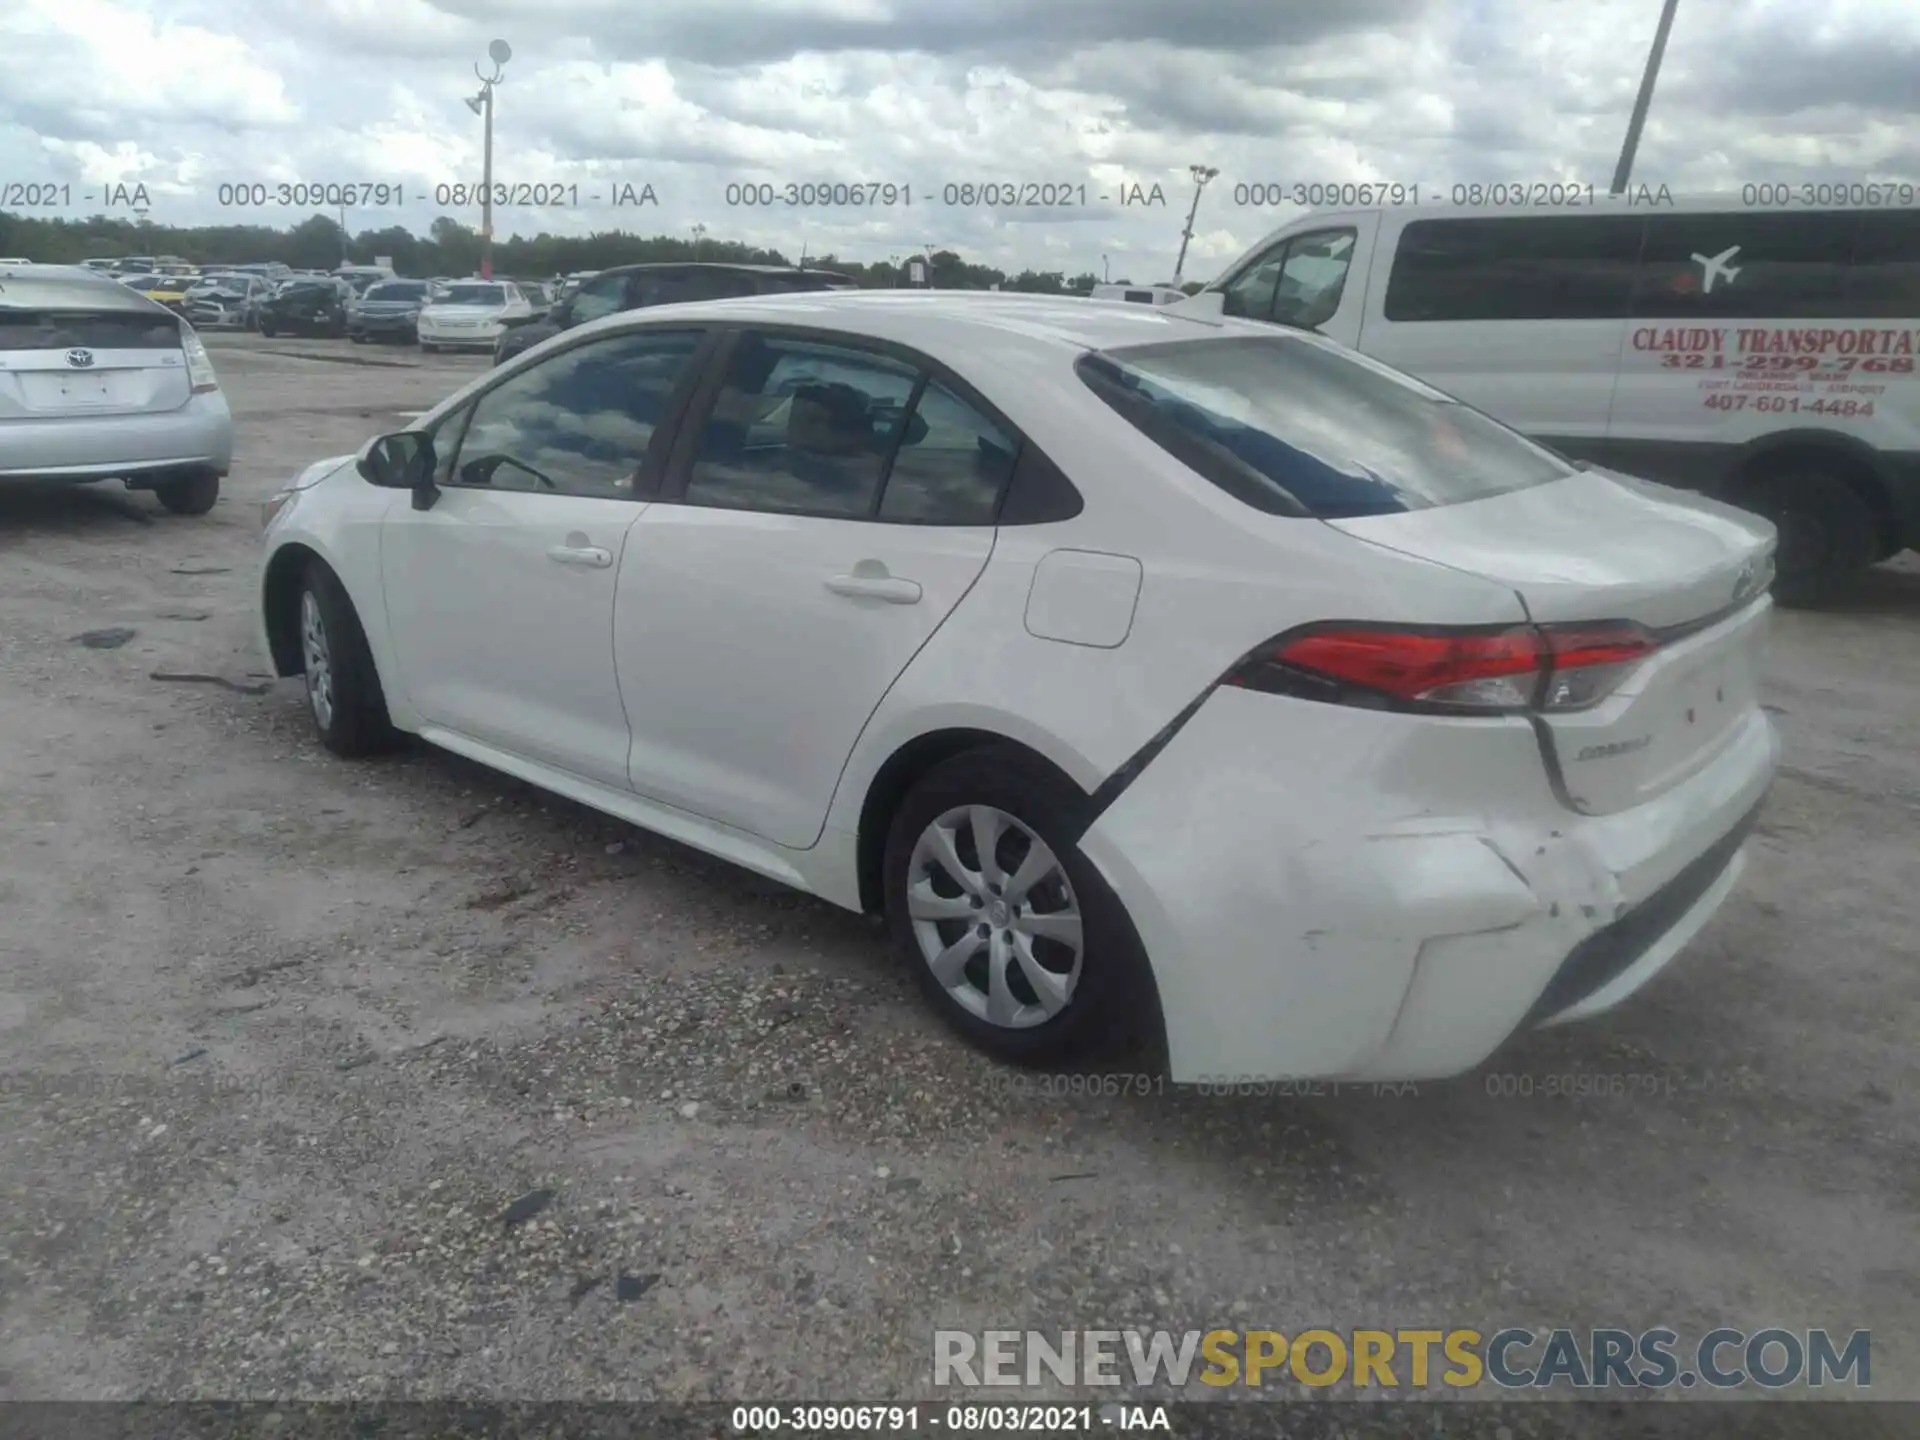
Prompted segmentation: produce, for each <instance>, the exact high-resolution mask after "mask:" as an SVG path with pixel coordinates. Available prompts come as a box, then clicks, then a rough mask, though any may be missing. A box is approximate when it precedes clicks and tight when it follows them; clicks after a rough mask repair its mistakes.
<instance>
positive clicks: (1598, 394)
mask: <svg viewBox="0 0 1920 1440" xmlns="http://www.w3.org/2000/svg"><path fill="white" fill-rule="evenodd" d="M1748 188H1749V189H1751V188H1752V187H1748ZM1762 188H1764V187H1762ZM1917 254H1920V209H1915V208H1906V209H1900V208H1894V207H1888V208H1884V209H1873V210H1835V209H1831V208H1825V207H1810V206H1791V207H1777V206H1771V205H1769V206H1766V207H1764V208H1757V209H1756V208H1754V207H1752V206H1747V205H1744V204H1743V203H1742V197H1741V196H1739V195H1732V196H1721V197H1713V198H1708V199H1702V200H1689V199H1685V198H1679V199H1675V198H1673V197H1668V198H1667V199H1665V200H1663V201H1662V202H1661V203H1660V204H1659V205H1658V206H1649V205H1646V204H1644V203H1641V204H1635V203H1633V202H1632V199H1631V197H1627V198H1623V199H1619V200H1613V201H1608V200H1604V199H1602V200H1601V201H1600V202H1599V203H1597V204H1595V205H1593V206H1582V207H1581V208H1580V209H1579V210H1578V211H1576V212H1573V213H1566V214H1527V215H1516V214H1513V213H1511V210H1510V209H1509V210H1507V211H1505V212H1501V211H1496V210H1490V209H1487V208H1484V207H1483V208H1481V209H1477V210H1476V209H1439V210H1435V209H1428V208H1425V207H1422V208H1420V209H1418V210H1414V209H1400V210H1394V209H1387V210H1353V211H1343V212H1339V213H1333V214H1319V215H1312V216H1307V217H1305V218H1303V219H1300V220H1296V221H1294V222H1292V223H1291V224H1289V225H1287V226H1285V227H1283V228H1282V229H1281V230H1279V231H1277V232H1275V233H1274V234H1273V235H1271V236H1269V237H1268V238H1267V239H1265V240H1263V241H1262V242H1261V243H1260V244H1259V245H1258V246H1256V247H1255V248H1254V250H1252V251H1250V252H1249V253H1248V254H1247V255H1245V256H1243V257H1242V258H1241V259H1240V260H1238V261H1236V262H1235V263H1234V264H1233V265H1232V266H1230V267H1229V268H1228V269H1227V270H1226V272H1225V273H1224V274H1222V275H1221V276H1220V278H1219V279H1217V280H1215V281H1214V282H1213V283H1212V284H1210V285H1209V286H1208V287H1207V289H1206V290H1204V291H1203V292H1202V293H1201V294H1200V295H1198V296H1195V297H1194V298H1193V299H1191V300H1188V301H1186V302H1184V304H1183V306H1182V307H1181V308H1183V309H1187V310H1189V311H1199V312H1200V313H1207V312H1209V311H1210V312H1211V313H1214V314H1219V313H1221V312H1222V311H1224V313H1226V314H1228V315H1240V316H1248V317H1251V318H1254V319H1261V320H1267V321H1271V322H1274V323H1278V324H1283V325H1295V326H1305V327H1309V328H1312V329H1316V330H1319V331H1320V332H1321V333H1323V334H1326V335H1330V336H1332V337H1333V338H1334V339H1337V340H1339V341H1341V342H1342V343H1344V344H1347V345H1352V346H1354V347H1356V348H1357V349H1359V350H1360V351H1361V352H1362V353H1364V354H1367V355H1372V356H1374V357H1376V358H1378V359H1380V360H1384V361H1386V362H1387V363H1388V364H1390V365H1395V366H1399V367H1400V368H1402V369H1405V370H1408V371H1411V372H1412V373H1414V374H1416V375H1419V376H1421V377H1422V378H1423V379H1425V380H1427V381H1429V382H1430V383H1432V384H1434V385H1438V386H1440V387H1441V388H1443V389H1446V390H1449V391H1452V392H1454V393H1457V394H1458V395H1459V396H1460V398H1461V399H1463V400H1465V401H1467V402H1468V403H1470V404H1474V405H1478V406H1481V407H1482V408H1484V409H1486V410H1487V411H1489V412H1490V413H1492V414H1494V415H1496V416H1498V417H1499V418H1500V419H1502V420H1505V421H1506V422H1507V423H1508V424H1511V425H1514V426H1516V427H1518V428H1519V429H1521V430H1523V431H1525V432H1526V433H1527V434H1529V435H1532V436H1534V437H1535V438H1537V439H1539V440H1540V441H1542V442H1543V443H1545V444H1549V445H1552V446H1553V447H1554V448H1555V449H1557V450H1559V451H1562V452H1563V453H1565V454H1568V455H1571V456H1573V457H1575V458H1577V459H1586V460H1592V461H1595V462H1597V463H1600V464H1604V465H1611V466H1615V467H1617V468H1619V469H1622V470H1627V471H1631V472H1633V473H1634V474H1639V475H1645V476H1648V477H1650V478H1652V479H1655V480H1660V481H1663V482H1666V483H1669V484H1674V485H1680V486H1684V487H1686V488H1689V489H1697V490H1700V491H1703V492H1704V493H1707V494H1710V495H1714V496H1716V497H1718V498H1721V499H1724V500H1728V501H1731V502H1732V503H1734V504H1737V505H1741V506H1743V507H1745V508H1747V509H1750V510H1752V511H1754V512H1755V513H1757V514H1760V515H1764V516H1765V517H1766V518H1767V519H1769V520H1770V521H1772V522H1773V523H1774V524H1775V525H1777V526H1778V527H1779V529H1780V534H1781V539H1780V579H1779V588H1778V593H1779V595H1780V598H1781V599H1782V600H1783V601H1786V602H1790V603H1800V602H1817V601H1819V600H1821V599H1822V598H1824V597H1825V596H1827V595H1829V594H1831V593H1833V592H1834V591H1835V590H1836V589H1837V588H1839V587H1841V586H1842V585H1843V584H1844V583H1845V581H1846V580H1847V578H1848V577H1849V576H1850V575H1851V574H1853V573H1854V572H1856V571H1858V570H1859V569H1861V568H1862V567H1864V566H1866V565H1869V564H1872V563H1874V562H1876V561H1879V560H1883V559H1886V558H1888V557H1890V556H1892V555H1895V554H1897V553H1899V552H1900V551H1901V550H1903V549H1907V548H1909V547H1914V546H1920V428H1916V414H1920V410H1917V409H1916V407H1917V406H1920V375H1917V374H1916V371H1915V365H1916V363H1917V362H1920V357H1916V356H1915V355H1912V354H1910V353H1905V352H1904V351H1903V349H1902V347H1903V346H1904V347H1907V349H1911V348H1912V345H1911V336H1910V333H1909V332H1910V331H1912V329H1913V327H1914V326H1915V324H1916V323H1917V322H1920V290H1917V289H1916V288H1915V287H1914V285H1913V284H1912V282H1911V279H1910V278H1909V277H1910V275H1911V271H1912V263H1913V257H1914V256H1915V255H1917Z"/></svg>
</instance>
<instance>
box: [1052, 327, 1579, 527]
mask: <svg viewBox="0 0 1920 1440" xmlns="http://www.w3.org/2000/svg"><path fill="white" fill-rule="evenodd" d="M1075 368H1076V369H1077V370H1078V372H1079V374H1080V378H1081V379H1082V380H1083V381H1084V382H1085V383H1086V384H1087V386H1088V387H1089V388H1090V389H1091V390H1092V391H1093V392H1094V394H1096V395H1098V396H1099V397H1100V398H1101V399H1102V400H1104V401H1105V402H1106V403H1107V404H1108V405H1110V406H1112V407H1113V409H1114V410H1115V411H1117V412H1118V413H1119V414H1120V415H1121V416H1123V417H1124V418H1125V419H1126V420H1128V421H1129V422H1130V423H1131V424H1132V425H1133V426H1134V427H1135V428H1136V429H1138V430H1139V431H1140V432H1141V433H1142V434H1144V435H1146V436H1147V437H1148V438H1149V439H1151V440H1153V441H1154V442H1155V443H1156V444H1158V445H1159V446H1160V447H1161V448H1162V449H1164V450H1166V451H1167V452H1168V453H1169V454H1171V455H1172V456H1174V458H1176V459H1178V460H1179V461H1181V463H1183V464H1185V465H1187V466H1188V467H1189V468H1191V469H1192V470H1194V471H1196V472H1197V473H1199V474H1200V475H1201V476H1202V477H1203V478H1205V479H1207V480H1209V481H1211V482H1212V483H1213V484H1215V485H1217V486H1219V487H1220V488H1221V489H1222V490H1225V491H1226V492H1227V493H1228V494H1230V495H1232V496H1234V497H1235V498H1237V499H1239V500H1241V501H1243V502H1244V503H1246V504H1247V505H1250V506H1252V507H1253V508H1254V509H1256V510H1259V511H1262V512H1264V513H1266V514H1269V515H1295V516H1311V517H1315V518H1318V519H1322V520H1339V519H1351V518H1353V517H1356V516H1361V515H1392V514H1399V513H1402V512H1405V511H1409V510H1426V509H1431V508H1433V507H1435V506H1440V505H1456V504H1459V503H1461V502H1463V501H1467V500H1479V499H1484V498H1485V497H1487V496H1490V495H1501V494H1505V493H1507V492H1509V491H1513V490H1523V489H1526V488H1528V487H1529V486H1533V485H1541V484H1545V483H1546V482H1548V481H1551V480H1557V479H1560V478H1562V477H1563V476H1566V475H1570V474H1572V473H1573V470H1572V467H1570V466H1569V465H1568V464H1567V463H1566V462H1565V461H1563V460H1561V459H1559V458H1558V457H1557V456H1555V455H1553V454H1551V453H1550V452H1548V451H1546V450H1544V449H1542V448H1541V447H1540V446H1538V445H1535V444H1534V443H1533V442H1532V441H1530V440H1527V439H1525V438H1523V437H1522V436H1520V435H1517V434H1515V433H1514V432H1513V431H1511V430H1509V429H1507V428H1506V426H1504V425H1501V424H1499V423H1498V422H1496V421H1494V420H1493V419H1491V418H1489V417H1488V416H1485V415H1482V414H1481V413H1480V412H1479V411H1477V410H1473V409H1470V408H1468V407H1467V406H1465V405H1462V404H1460V403H1459V402H1458V401H1456V400H1453V399H1450V398H1449V397H1447V396H1445V395H1443V394H1441V393H1440V392H1439V391H1437V390H1433V389H1431V388H1429V387H1428V386H1425V385H1422V384H1421V383H1420V382H1419V381H1417V380H1414V379H1412V378H1411V377H1409V376H1405V375H1401V374H1400V373H1399V372H1397V371H1394V370H1390V369H1388V368H1387V367H1386V366H1384V365H1380V364H1378V363H1377V362H1375V361H1372V360H1368V359H1366V358H1365V357H1363V356H1360V355H1356V354H1354V353H1352V352H1351V351H1344V350H1341V349H1339V348H1337V347H1335V346H1333V345H1330V344H1322V343H1320V342H1318V341H1317V340H1314V339H1310V338H1308V337H1304V336H1289V335H1282V334H1275V335H1273V336H1271V337H1267V336H1257V337H1235V338H1232V339H1208V340H1186V341H1180V342H1178V343H1175V344H1170V345H1141V346H1128V347H1125V348H1122V349H1119V350H1109V351H1104V352H1099V351H1096V352H1090V353H1088V354H1086V355H1083V356H1081V357H1080V359H1079V360H1078V361H1077V362H1076V364H1075Z"/></svg>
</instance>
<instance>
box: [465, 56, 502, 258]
mask: <svg viewBox="0 0 1920 1440" xmlns="http://www.w3.org/2000/svg"><path fill="white" fill-rule="evenodd" d="M487 58H488V59H489V60H491V61H492V62H493V74H491V75H481V74H480V67H479V66H478V65H475V66H474V67H473V73H474V74H475V75H478V76H479V77H480V93H479V94H478V95H475V96H474V97H473V98H472V99H471V100H469V101H467V108H468V109H469V110H471V111H473V113H474V114H476V115H479V116H482V117H483V118H484V119H485V120H486V139H485V140H484V141H483V142H482V149H481V152H480V278H481V279H482V280H491V279H493V87H494V86H496V85H498V84H499V83H500V79H501V75H500V72H501V67H503V66H504V65H505V64H506V63H507V61H509V60H511V59H512V58H513V47H512V46H511V45H509V44H507V42H506V41H504V40H495V41H494V42H493V43H492V44H491V45H489V46H487Z"/></svg>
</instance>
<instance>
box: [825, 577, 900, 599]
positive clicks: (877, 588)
mask: <svg viewBox="0 0 1920 1440" xmlns="http://www.w3.org/2000/svg"><path fill="white" fill-rule="evenodd" d="M827 589H829V590H831V591H833V593H834V594H836V595H851V596H853V597H855V598H856V599H861V600H885V601H886V602H887V603H888V604H890V605H917V604H918V603H919V602H920V596H921V593H922V592H921V589H920V584H919V582H918V581H916V580H896V579H894V578H893V577H892V576H891V575H836V576H834V577H833V578H832V579H831V580H829V581H827Z"/></svg>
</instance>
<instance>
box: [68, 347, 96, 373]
mask: <svg viewBox="0 0 1920 1440" xmlns="http://www.w3.org/2000/svg"><path fill="white" fill-rule="evenodd" d="M67 364H69V365H71V366H72V367H73V368H74V369H76V370H90V369H92V368H93V351H91V350H69V351H67Z"/></svg>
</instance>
